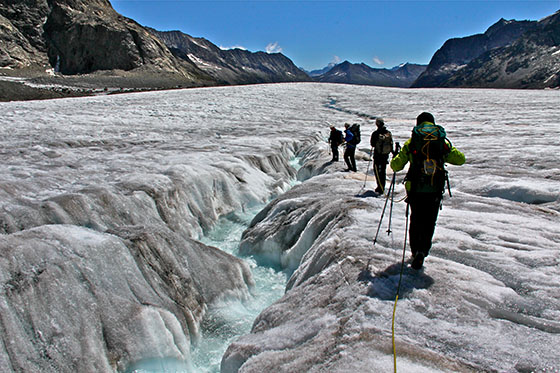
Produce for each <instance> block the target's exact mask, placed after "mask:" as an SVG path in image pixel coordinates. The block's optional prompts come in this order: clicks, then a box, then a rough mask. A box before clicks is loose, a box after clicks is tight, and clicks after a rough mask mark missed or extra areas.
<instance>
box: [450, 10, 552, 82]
mask: <svg viewBox="0 0 560 373" xmlns="http://www.w3.org/2000/svg"><path fill="white" fill-rule="evenodd" d="M441 86H442V87H491V88H492V87H494V88H556V87H560V11H559V12H557V13H556V14H554V15H552V16H550V17H547V18H545V19H543V20H541V21H539V23H538V25H537V27H535V28H532V29H530V30H529V31H527V32H526V33H525V34H523V35H522V36H521V37H520V38H518V39H517V40H516V41H515V42H513V43H512V44H510V45H508V46H505V47H502V48H497V49H494V50H491V51H489V52H486V53H484V54H483V55H481V56H479V57H478V58H476V59H474V60H473V61H471V62H470V63H469V64H468V65H467V66H465V67H464V68H462V69H460V70H459V71H457V72H456V73H455V74H453V75H452V76H451V77H450V78H449V79H447V80H446V81H445V82H444V83H442V84H441Z"/></svg>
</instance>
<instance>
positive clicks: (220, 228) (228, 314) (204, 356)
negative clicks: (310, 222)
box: [192, 157, 301, 373]
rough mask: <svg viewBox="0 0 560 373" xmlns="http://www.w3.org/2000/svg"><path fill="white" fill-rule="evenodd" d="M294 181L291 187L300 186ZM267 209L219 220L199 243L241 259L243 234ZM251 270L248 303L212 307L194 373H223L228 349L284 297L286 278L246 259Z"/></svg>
mask: <svg viewBox="0 0 560 373" xmlns="http://www.w3.org/2000/svg"><path fill="white" fill-rule="evenodd" d="M300 161H301V160H300V158H299V157H296V158H293V159H292V160H291V161H290V165H291V166H292V167H294V168H295V169H296V170H298V169H299V168H300V167H301V165H300ZM298 183H299V182H298V181H295V180H293V181H292V182H291V186H294V185H295V184H298ZM264 206H265V205H257V206H253V207H251V208H248V209H245V210H244V211H242V212H235V213H232V214H229V215H227V216H224V217H222V218H220V219H219V220H218V223H217V224H216V225H215V226H214V228H213V229H212V230H211V231H210V232H208V234H206V235H205V236H204V237H203V238H202V239H201V240H200V241H201V242H203V243H204V244H206V245H210V246H215V247H218V248H220V249H221V250H223V251H225V252H227V253H229V254H232V255H235V256H238V255H239V253H238V249H239V242H240V241H241V236H242V234H243V231H245V229H247V228H248V227H249V225H250V223H251V220H252V219H253V218H254V217H255V215H257V213H258V212H259V211H260V210H262V209H263V208H264ZM243 259H244V260H245V261H247V263H248V264H249V266H250V267H251V270H252V272H253V279H254V280H255V288H254V289H253V291H252V297H251V298H250V299H249V300H247V301H241V300H233V299H230V300H223V301H219V302H217V303H215V304H213V305H212V307H211V308H210V309H209V310H208V313H207V314H206V316H205V318H204V321H203V323H202V326H201V330H202V333H201V334H202V336H201V339H200V342H199V344H198V345H197V346H196V347H195V348H194V349H193V352H192V357H193V364H194V366H193V367H192V368H193V370H194V372H195V373H199V372H202V373H214V372H219V371H220V363H221V360H222V356H223V354H224V353H225V351H226V349H227V347H228V346H229V345H230V344H231V343H232V342H233V341H234V340H235V339H236V338H237V337H239V336H241V335H243V334H247V333H249V332H250V331H251V327H252V326H253V321H254V320H255V319H256V318H257V316H258V315H259V314H260V313H261V312H262V311H263V310H264V309H265V308H266V307H268V306H269V305H271V304H272V303H273V302H274V301H276V300H277V299H279V298H280V297H282V295H284V290H285V288H286V282H287V281H288V278H287V274H286V273H285V272H282V271H278V270H276V269H273V268H269V267H262V266H258V265H257V263H256V261H255V260H254V259H253V258H250V257H243Z"/></svg>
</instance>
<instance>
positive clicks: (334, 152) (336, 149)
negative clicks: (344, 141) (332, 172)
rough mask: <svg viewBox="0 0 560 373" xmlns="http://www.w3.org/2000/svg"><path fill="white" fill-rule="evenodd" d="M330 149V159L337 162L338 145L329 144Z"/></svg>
mask: <svg viewBox="0 0 560 373" xmlns="http://www.w3.org/2000/svg"><path fill="white" fill-rule="evenodd" d="M331 150H332V161H333V162H338V145H336V146H335V145H331Z"/></svg>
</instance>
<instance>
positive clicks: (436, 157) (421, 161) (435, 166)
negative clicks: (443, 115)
mask: <svg viewBox="0 0 560 373" xmlns="http://www.w3.org/2000/svg"><path fill="white" fill-rule="evenodd" d="M407 163H410V166H409V169H408V173H407V174H406V178H405V186H406V190H407V203H408V204H409V205H410V210H411V215H410V228H409V236H410V250H411V251H412V264H411V266H412V268H414V269H420V268H422V265H423V264H424V258H425V257H427V256H428V254H429V252H430V249H431V247H432V237H433V235H434V230H435V227H436V221H437V217H438V213H439V210H440V208H441V202H442V199H443V193H444V191H445V182H446V180H447V171H446V170H445V163H450V164H453V165H462V164H464V163H465V155H464V154H463V153H461V152H460V151H459V150H457V149H456V148H455V147H453V146H452V145H451V142H450V141H449V140H448V139H447V137H446V133H445V129H444V128H443V127H441V126H438V125H436V124H435V119H434V116H433V115H432V114H430V113H427V112H424V113H422V114H420V115H419V116H418V117H417V118H416V126H415V127H414V128H413V130H412V136H411V138H410V139H408V140H407V141H406V142H405V143H404V145H403V147H402V149H401V151H400V152H399V154H398V155H397V156H396V157H394V158H393V159H392V160H391V169H393V171H395V172H398V171H400V170H402V169H403V168H404V167H405V166H406V164H407Z"/></svg>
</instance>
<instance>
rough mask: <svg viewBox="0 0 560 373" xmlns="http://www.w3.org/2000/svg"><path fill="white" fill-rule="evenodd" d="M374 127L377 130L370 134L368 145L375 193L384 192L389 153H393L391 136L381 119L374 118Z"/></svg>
mask: <svg viewBox="0 0 560 373" xmlns="http://www.w3.org/2000/svg"><path fill="white" fill-rule="evenodd" d="M375 125H376V126H377V130H375V131H374V132H373V133H372V134H371V138H370V144H371V148H372V150H373V169H374V170H375V178H376V180H377V188H376V189H375V193H378V194H383V193H384V192H385V179H386V178H387V172H386V170H387V164H388V163H389V153H391V152H392V151H393V136H392V135H391V132H390V131H389V130H388V129H387V127H385V121H384V120H383V118H376V119H375Z"/></svg>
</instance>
